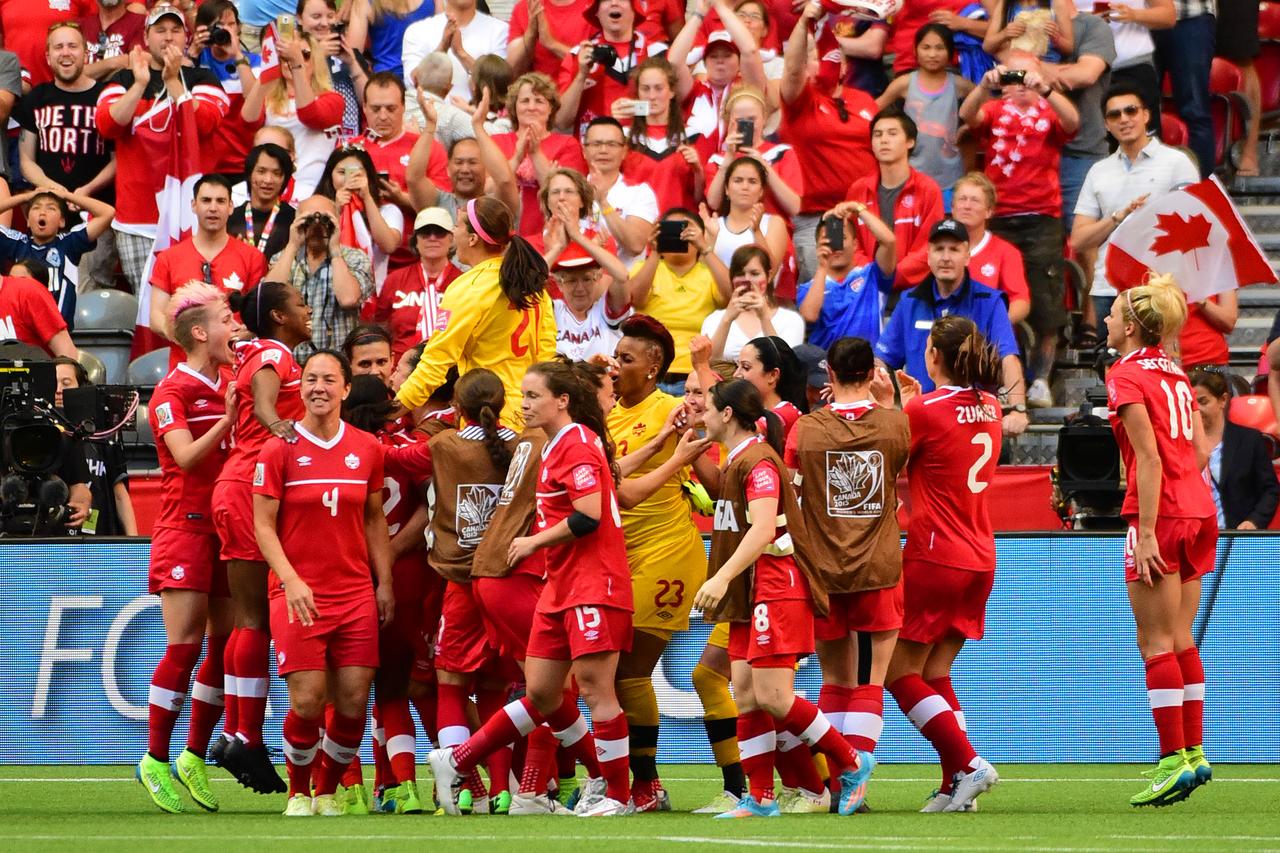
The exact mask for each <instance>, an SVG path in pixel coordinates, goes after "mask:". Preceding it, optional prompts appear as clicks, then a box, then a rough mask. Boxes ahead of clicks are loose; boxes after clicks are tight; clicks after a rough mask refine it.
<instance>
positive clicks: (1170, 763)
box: [1106, 276, 1218, 806]
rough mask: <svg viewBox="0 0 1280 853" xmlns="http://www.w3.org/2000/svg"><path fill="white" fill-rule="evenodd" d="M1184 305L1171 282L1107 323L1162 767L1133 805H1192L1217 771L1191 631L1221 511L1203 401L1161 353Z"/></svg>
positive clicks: (1131, 551)
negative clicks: (1207, 471) (1116, 355)
mask: <svg viewBox="0 0 1280 853" xmlns="http://www.w3.org/2000/svg"><path fill="white" fill-rule="evenodd" d="M1186 318H1187V305H1186V300H1185V298H1184V297H1183V295H1182V290H1181V289H1180V288H1179V287H1178V285H1177V284H1176V283H1175V282H1174V280H1173V278H1172V277H1171V276H1157V277H1154V278H1152V279H1151V280H1150V281H1148V282H1147V284H1145V285H1143V286H1141V287H1133V288H1130V289H1129V290H1126V291H1124V292H1123V293H1122V294H1120V296H1119V297H1118V298H1117V299H1116V301H1115V304H1114V305H1113V306H1112V308H1111V313H1110V314H1109V315H1108V316H1107V318H1106V323H1107V343H1108V344H1109V345H1110V346H1112V347H1114V348H1115V349H1117V350H1119V352H1120V360H1119V361H1118V362H1116V363H1115V364H1114V365H1112V367H1111V370H1110V371H1109V372H1108V373H1107V405H1108V407H1109V408H1110V418H1111V429H1112V430H1113V431H1114V432H1115V436H1116V444H1118V445H1119V446H1120V457H1121V459H1122V460H1123V462H1124V469H1125V472H1126V474H1125V477H1126V482H1125V493H1124V505H1123V507H1122V508H1121V514H1122V515H1123V516H1124V518H1125V520H1126V521H1128V523H1129V532H1128V535H1127V536H1126V538H1125V582H1126V583H1127V585H1128V587H1129V603H1130V605H1131V606H1132V607H1133V618H1134V621H1135V622H1136V623H1137V627H1138V650H1139V651H1140V652H1141V653H1142V658H1143V660H1144V661H1145V663H1146V672H1147V698H1148V699H1149V700H1150V703H1151V714H1152V716H1153V717H1154V718H1155V724H1156V732H1157V733H1158V734H1159V737H1160V763H1159V764H1158V765H1156V767H1155V769H1154V770H1149V771H1147V772H1146V773H1145V774H1144V775H1146V776H1148V777H1149V778H1150V779H1151V783H1150V784H1149V785H1145V786H1143V788H1142V790H1141V791H1139V792H1138V793H1137V794H1135V795H1134V796H1133V797H1132V798H1131V799H1130V800H1129V803H1130V804H1131V805H1134V806H1163V805H1168V804H1169V803H1175V802H1178V801H1179V800H1184V799H1186V798H1187V797H1188V796H1189V795H1190V794H1191V792H1192V791H1193V790H1195V788H1197V787H1198V786H1200V785H1202V784H1204V783H1205V782H1208V781H1209V780H1210V779H1211V778H1212V776H1213V772H1212V770H1211V769H1210V767H1209V762H1208V761H1207V760H1206V759H1205V757H1204V747H1203V742H1204V741H1203V715H1204V665H1203V664H1202V663H1201V662H1200V652H1199V650H1197V649H1196V646H1195V640H1194V638H1193V637H1192V633H1191V627H1192V624H1193V622H1194V621H1195V618H1196V611H1197V610H1199V608H1200V578H1201V577H1202V576H1203V575H1204V574H1206V573H1208V572H1211V571H1213V564H1214V559H1215V557H1216V555H1217V542H1218V526H1217V511H1216V509H1215V507H1214V503H1213V495H1212V494H1211V493H1210V491H1209V486H1208V484H1207V483H1206V482H1205V481H1204V478H1203V476H1202V475H1201V470H1202V469H1203V468H1204V465H1205V461H1206V460H1207V458H1208V447H1207V442H1206V441H1205V435H1204V425H1203V424H1202V423H1201V420H1200V412H1199V407H1198V406H1197V404H1196V398H1195V392H1194V391H1193V390H1192V388H1191V384H1190V383H1189V382H1188V381H1187V377H1186V375H1185V374H1184V373H1183V372H1182V370H1181V368H1179V367H1178V366H1177V365H1176V364H1175V363H1174V362H1173V361H1172V360H1171V359H1170V358H1169V356H1168V355H1166V354H1165V351H1164V349H1163V348H1162V347H1161V342H1162V341H1165V340H1170V339H1172V340H1177V334H1178V331H1179V329H1180V328H1181V327H1182V324H1183V322H1184V321H1185V320H1186Z"/></svg>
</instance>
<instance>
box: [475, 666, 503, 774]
mask: <svg viewBox="0 0 1280 853" xmlns="http://www.w3.org/2000/svg"><path fill="white" fill-rule="evenodd" d="M509 695H511V688H510V685H503V686H502V687H501V688H499V689H496V690H495V689H492V688H480V689H477V690H476V713H477V714H479V715H480V722H481V724H483V723H484V722H485V721H486V720H488V719H489V718H490V717H492V716H493V715H494V714H497V713H500V712H501V711H502V706H503V705H505V704H507V697H508V696H509ZM486 767H487V768H488V770H489V796H491V797H496V796H497V795H498V794H500V793H502V792H503V791H506V790H509V789H510V788H511V747H509V746H503V747H499V748H498V749H495V750H494V751H493V753H492V754H491V755H490V756H489V761H488V762H487V763H486Z"/></svg>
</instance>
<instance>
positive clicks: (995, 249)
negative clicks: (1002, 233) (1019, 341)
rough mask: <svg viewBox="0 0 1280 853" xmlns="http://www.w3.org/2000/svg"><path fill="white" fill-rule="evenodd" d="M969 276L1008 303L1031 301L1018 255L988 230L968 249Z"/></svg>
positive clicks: (1019, 254)
mask: <svg viewBox="0 0 1280 853" xmlns="http://www.w3.org/2000/svg"><path fill="white" fill-rule="evenodd" d="M969 276H970V277H971V278H972V279H973V280H974V281H980V282H982V283H983V284H985V285H987V286H988V287H994V288H995V289H996V290H999V291H1001V292H1002V293H1004V295H1005V297H1006V298H1007V299H1008V300H1009V301H1010V302H1016V301H1018V300H1022V301H1023V302H1030V301H1031V287H1030V286H1029V285H1028V284H1027V269H1026V266H1025V265H1024V264H1023V262H1022V252H1019V251H1018V247H1017V246H1015V245H1013V244H1012V243H1010V242H1009V241H1008V240H1005V239H1003V238H1001V237H997V236H996V235H995V234H992V233H991V232H990V231H988V232H987V233H986V234H983V235H982V239H981V240H979V241H978V242H977V243H974V244H973V245H972V246H971V247H970V248H969Z"/></svg>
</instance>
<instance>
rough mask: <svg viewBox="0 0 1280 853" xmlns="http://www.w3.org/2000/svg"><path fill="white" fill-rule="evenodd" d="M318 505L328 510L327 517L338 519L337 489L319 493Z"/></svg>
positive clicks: (335, 487)
mask: <svg viewBox="0 0 1280 853" xmlns="http://www.w3.org/2000/svg"><path fill="white" fill-rule="evenodd" d="M320 503H322V504H324V505H325V506H327V507H328V508H329V515H331V516H333V517H334V518H337V517H338V487H337V486H334V487H333V488H332V489H328V490H327V491H324V492H321V493H320Z"/></svg>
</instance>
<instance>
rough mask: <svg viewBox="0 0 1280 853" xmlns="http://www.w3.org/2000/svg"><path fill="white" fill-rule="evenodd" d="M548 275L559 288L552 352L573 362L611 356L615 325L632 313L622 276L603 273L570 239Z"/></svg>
mask: <svg viewBox="0 0 1280 853" xmlns="http://www.w3.org/2000/svg"><path fill="white" fill-rule="evenodd" d="M615 260H616V259H615ZM551 278H552V279H553V280H554V281H555V283H556V286H557V287H558V288H559V291H560V294H559V295H558V296H556V297H555V298H554V301H553V302H552V305H553V306H554V307H555V315H556V352H558V353H560V354H561V355H565V356H568V357H569V358H571V359H573V360H574V361H587V360H588V359H590V358H591V356H593V355H607V356H612V355H613V351H614V349H615V348H616V347H617V345H618V341H619V340H621V339H622V333H621V332H620V331H619V327H620V326H621V325H622V323H623V321H624V320H626V319H627V318H628V317H630V316H631V315H632V313H634V312H633V311H632V308H631V297H630V293H629V291H628V288H627V278H626V276H622V277H621V278H618V277H616V276H611V275H607V274H605V273H604V272H603V271H602V270H601V267H600V263H599V262H598V261H597V260H596V259H595V258H594V257H592V256H591V254H590V253H589V252H588V251H587V249H586V248H585V247H584V246H582V245H580V244H578V243H574V242H570V243H569V245H568V246H566V247H565V249H564V251H562V252H561V253H560V257H558V258H557V259H556V261H555V264H554V265H553V266H552V267H551Z"/></svg>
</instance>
